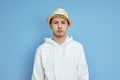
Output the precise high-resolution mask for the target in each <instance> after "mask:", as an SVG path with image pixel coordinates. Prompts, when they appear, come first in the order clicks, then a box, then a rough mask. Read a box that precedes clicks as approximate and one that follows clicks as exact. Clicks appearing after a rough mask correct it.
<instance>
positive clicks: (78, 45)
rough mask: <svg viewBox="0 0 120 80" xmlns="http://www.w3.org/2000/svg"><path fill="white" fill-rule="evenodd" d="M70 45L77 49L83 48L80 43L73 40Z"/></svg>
mask: <svg viewBox="0 0 120 80" xmlns="http://www.w3.org/2000/svg"><path fill="white" fill-rule="evenodd" d="M71 44H72V45H74V46H76V47H78V48H83V44H82V43H81V42H79V41H76V40H73V41H72V42H71Z"/></svg>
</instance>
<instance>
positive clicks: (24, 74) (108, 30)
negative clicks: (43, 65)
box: [0, 0, 120, 80]
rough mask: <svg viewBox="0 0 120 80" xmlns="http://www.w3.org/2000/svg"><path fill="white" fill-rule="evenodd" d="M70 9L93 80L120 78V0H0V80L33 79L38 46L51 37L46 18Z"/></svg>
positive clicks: (72, 27)
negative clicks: (60, 10)
mask: <svg viewBox="0 0 120 80" xmlns="http://www.w3.org/2000/svg"><path fill="white" fill-rule="evenodd" d="M59 7H61V8H64V9H66V10H67V11H68V13H69V16H70V17H71V18H72V20H73V24H72V25H71V27H70V29H69V30H68V34H69V35H72V36H73V37H74V39H75V40H77V41H80V42H81V43H82V44H83V45H84V49H85V52H86V57H87V62H88V67H89V72H90V80H120V0H0V80H30V79H31V75H32V69H33V60H34V54H35V50H36V48H37V47H38V46H39V45H40V44H42V43H43V42H44V38H45V37H50V36H52V33H51V30H50V28H49V26H48V24H47V22H46V18H47V17H48V16H49V15H50V14H51V13H52V12H53V11H54V10H55V9H56V8H59Z"/></svg>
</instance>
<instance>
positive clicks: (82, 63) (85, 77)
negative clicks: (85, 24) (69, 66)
mask: <svg viewBox="0 0 120 80" xmlns="http://www.w3.org/2000/svg"><path fill="white" fill-rule="evenodd" d="M78 75H79V80H89V72H88V66H87V62H86V57H85V53H84V49H83V47H81V51H80V54H79V61H78Z"/></svg>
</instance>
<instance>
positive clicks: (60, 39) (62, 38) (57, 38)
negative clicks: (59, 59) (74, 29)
mask: <svg viewBox="0 0 120 80" xmlns="http://www.w3.org/2000/svg"><path fill="white" fill-rule="evenodd" d="M52 39H53V40H54V41H55V42H56V43H58V44H59V45H61V44H62V43H64V42H65V39H66V35H65V36H53V38H52Z"/></svg>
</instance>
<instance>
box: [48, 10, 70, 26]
mask: <svg viewBox="0 0 120 80" xmlns="http://www.w3.org/2000/svg"><path fill="white" fill-rule="evenodd" d="M55 16H64V17H65V18H66V19H67V20H68V22H69V25H71V24H72V20H71V19H70V18H69V16H68V14H67V12H66V11H65V10H64V9H62V8H58V9H56V10H55V11H54V12H53V13H52V15H51V16H49V17H48V18H47V22H48V23H50V20H51V19H52V18H53V17H55Z"/></svg>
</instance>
